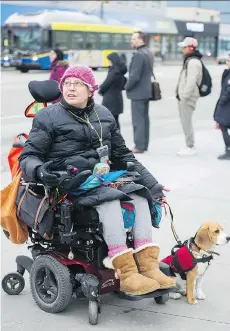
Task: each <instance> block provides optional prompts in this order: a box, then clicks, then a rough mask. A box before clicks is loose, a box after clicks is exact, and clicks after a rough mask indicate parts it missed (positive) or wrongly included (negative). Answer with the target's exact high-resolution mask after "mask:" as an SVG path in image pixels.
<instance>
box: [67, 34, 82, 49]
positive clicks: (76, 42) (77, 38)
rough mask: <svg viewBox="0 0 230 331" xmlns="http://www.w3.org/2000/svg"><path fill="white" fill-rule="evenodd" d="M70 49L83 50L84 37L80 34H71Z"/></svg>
mask: <svg viewBox="0 0 230 331" xmlns="http://www.w3.org/2000/svg"><path fill="white" fill-rule="evenodd" d="M70 49H76V50H79V49H84V37H83V33H82V32H75V31H74V32H71V36H70Z"/></svg>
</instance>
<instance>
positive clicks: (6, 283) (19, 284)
mask: <svg viewBox="0 0 230 331" xmlns="http://www.w3.org/2000/svg"><path fill="white" fill-rule="evenodd" d="M24 287H25V280H24V278H23V276H22V275H21V274H19V273H18V272H12V273H10V274H8V275H6V276H5V277H4V278H3V280H2V289H3V291H5V292H6V293H7V294H9V295H18V294H19V293H21V292H22V290H23V289H24Z"/></svg>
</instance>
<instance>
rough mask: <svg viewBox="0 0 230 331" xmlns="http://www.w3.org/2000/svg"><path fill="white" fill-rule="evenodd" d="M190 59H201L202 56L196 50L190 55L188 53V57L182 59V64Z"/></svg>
mask: <svg viewBox="0 0 230 331" xmlns="http://www.w3.org/2000/svg"><path fill="white" fill-rule="evenodd" d="M190 57H198V58H199V59H201V58H202V57H203V55H202V54H201V52H200V51H199V50H198V49H196V50H195V51H194V52H192V53H190V54H188V55H186V56H185V57H184V63H185V62H186V61H187V60H188V59H189V58H190Z"/></svg>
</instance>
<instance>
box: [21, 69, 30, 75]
mask: <svg viewBox="0 0 230 331" xmlns="http://www.w3.org/2000/svg"><path fill="white" fill-rule="evenodd" d="M20 71H21V73H23V74H25V73H27V72H28V71H29V69H20Z"/></svg>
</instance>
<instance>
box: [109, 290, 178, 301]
mask: <svg viewBox="0 0 230 331" xmlns="http://www.w3.org/2000/svg"><path fill="white" fill-rule="evenodd" d="M174 291H175V288H169V289H165V290H156V291H154V292H151V293H147V294H142V295H130V294H126V293H124V292H120V291H119V292H116V295H117V296H118V297H119V298H120V299H124V300H129V301H140V300H143V299H151V298H157V297H161V296H163V295H165V294H168V293H170V292H174Z"/></svg>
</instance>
